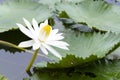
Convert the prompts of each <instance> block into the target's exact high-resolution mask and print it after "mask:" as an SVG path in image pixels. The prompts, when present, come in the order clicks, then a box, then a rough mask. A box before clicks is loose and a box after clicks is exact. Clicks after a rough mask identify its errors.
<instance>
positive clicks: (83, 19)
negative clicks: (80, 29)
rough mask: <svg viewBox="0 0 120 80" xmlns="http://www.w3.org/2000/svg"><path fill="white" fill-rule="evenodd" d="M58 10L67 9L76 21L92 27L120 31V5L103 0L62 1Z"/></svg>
mask: <svg viewBox="0 0 120 80" xmlns="http://www.w3.org/2000/svg"><path fill="white" fill-rule="evenodd" d="M56 8H57V10H59V11H65V12H66V13H67V14H68V16H69V17H70V18H72V19H73V20H74V21H75V22H80V23H86V24H87V25H88V26H89V27H90V28H96V29H99V30H103V31H112V32H120V22H119V21H120V6H117V5H110V4H107V3H105V2H104V1H103V0H85V1H82V2H80V3H78V4H74V3H60V4H58V5H57V6H56Z"/></svg>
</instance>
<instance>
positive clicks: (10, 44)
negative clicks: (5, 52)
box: [0, 40, 26, 51]
mask: <svg viewBox="0 0 120 80" xmlns="http://www.w3.org/2000/svg"><path fill="white" fill-rule="evenodd" d="M0 44H3V45H6V46H9V47H13V48H16V49H19V50H21V51H26V49H24V48H20V47H18V46H17V45H15V44H12V43H10V42H6V41H2V40H0Z"/></svg>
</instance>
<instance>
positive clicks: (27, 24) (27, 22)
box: [23, 18, 34, 33]
mask: <svg viewBox="0 0 120 80" xmlns="http://www.w3.org/2000/svg"><path fill="white" fill-rule="evenodd" d="M23 20H24V22H25V24H26V26H27V27H28V29H29V30H30V31H32V33H34V30H33V28H32V26H31V24H30V22H29V21H28V20H26V19H25V18H23Z"/></svg>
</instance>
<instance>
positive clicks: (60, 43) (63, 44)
mask: <svg viewBox="0 0 120 80" xmlns="http://www.w3.org/2000/svg"><path fill="white" fill-rule="evenodd" d="M46 43H47V44H49V45H52V46H55V47H58V48H61V49H65V50H69V49H68V47H67V46H69V44H68V43H66V42H64V41H49V42H46Z"/></svg>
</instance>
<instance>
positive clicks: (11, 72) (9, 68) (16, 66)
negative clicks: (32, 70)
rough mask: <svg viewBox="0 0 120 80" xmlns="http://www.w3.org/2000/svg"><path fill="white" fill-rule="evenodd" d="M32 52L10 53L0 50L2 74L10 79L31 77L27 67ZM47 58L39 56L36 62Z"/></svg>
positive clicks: (0, 69) (21, 79)
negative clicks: (26, 70) (26, 69)
mask: <svg viewBox="0 0 120 80" xmlns="http://www.w3.org/2000/svg"><path fill="white" fill-rule="evenodd" d="M31 57H32V54H30V53H25V52H22V53H16V54H12V53H11V54H10V53H9V52H6V51H4V50H0V74H3V75H4V76H6V77H7V78H9V80H23V78H25V77H29V76H28V75H27V73H26V72H25V68H26V66H27V65H28V63H29V61H30V59H31ZM43 60H45V58H43V57H40V56H38V57H37V59H36V61H35V63H36V62H40V61H43Z"/></svg>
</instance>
